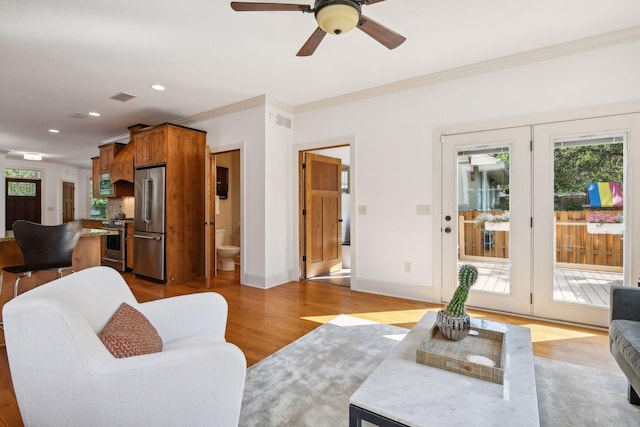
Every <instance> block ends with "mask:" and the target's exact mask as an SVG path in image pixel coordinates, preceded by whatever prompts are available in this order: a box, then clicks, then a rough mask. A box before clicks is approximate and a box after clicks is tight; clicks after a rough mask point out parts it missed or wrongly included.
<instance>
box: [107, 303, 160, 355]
mask: <svg viewBox="0 0 640 427" xmlns="http://www.w3.org/2000/svg"><path fill="white" fill-rule="evenodd" d="M99 337H100V340H101V341H102V343H103V344H104V345H105V347H107V349H108V350H109V351H110V352H111V354H113V356H114V357H118V358H120V357H130V356H139V355H141V354H149V353H157V352H159V351H162V338H160V335H159V334H158V331H157V330H156V328H154V327H153V325H152V324H151V323H150V322H149V320H148V319H147V318H146V317H144V315H143V314H142V313H140V312H139V311H138V310H136V309H135V308H133V307H131V306H130V305H129V304H127V303H124V302H123V303H122V304H120V307H118V309H117V310H116V312H115V313H114V314H113V316H111V319H110V320H109V321H108V322H107V324H106V325H105V327H104V328H103V329H102V332H100V334H99Z"/></svg>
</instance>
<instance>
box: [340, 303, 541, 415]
mask: <svg viewBox="0 0 640 427" xmlns="http://www.w3.org/2000/svg"><path fill="white" fill-rule="evenodd" d="M435 320H436V313H435V312H427V314H426V315H425V316H424V317H423V318H422V319H421V320H420V321H419V322H418V324H417V325H416V326H415V327H414V328H413V329H412V330H411V331H410V332H409V334H408V335H407V336H406V337H405V338H404V339H403V340H402V341H401V342H400V343H399V344H398V345H397V346H396V347H395V348H394V349H393V350H392V352H391V354H389V356H387V358H386V359H384V361H383V362H382V363H381V364H380V365H379V366H378V367H377V368H376V369H375V370H374V371H373V372H372V373H371V375H370V376H369V377H368V378H367V379H366V381H365V382H364V383H363V384H362V385H361V386H360V388H358V390H356V392H355V393H354V394H353V395H352V396H351V399H350V405H349V425H350V427H359V426H361V425H362V421H363V420H364V421H368V422H371V423H373V424H375V425H378V426H412V427H418V426H448V427H450V426H458V425H460V426H466V427H468V426H474V427H476V426H512V427H517V426H523V427H524V426H539V425H540V421H539V417H538V398H537V395H536V379H535V374H534V370H533V352H532V346H531V331H530V330H529V329H528V328H524V327H521V326H514V325H507V324H503V323H497V322H490V321H486V320H481V319H476V318H472V319H471V327H472V328H474V327H475V328H483V329H493V330H497V331H500V332H506V356H505V363H504V384H495V383H492V382H489V381H484V380H481V379H478V378H472V377H470V376H467V375H462V374H457V373H454V372H449V371H446V370H443V369H439V368H435V367H431V366H427V365H423V364H421V363H417V362H416V349H417V348H418V345H419V344H420V343H421V342H422V340H423V339H424V337H425V336H426V335H427V332H428V331H429V330H430V329H431V327H432V326H433V324H434V323H435Z"/></svg>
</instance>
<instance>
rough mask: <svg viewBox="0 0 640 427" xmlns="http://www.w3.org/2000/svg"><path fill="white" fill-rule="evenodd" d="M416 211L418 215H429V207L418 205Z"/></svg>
mask: <svg viewBox="0 0 640 427" xmlns="http://www.w3.org/2000/svg"><path fill="white" fill-rule="evenodd" d="M416 210H417V214H418V215H431V205H418V206H417V209H416Z"/></svg>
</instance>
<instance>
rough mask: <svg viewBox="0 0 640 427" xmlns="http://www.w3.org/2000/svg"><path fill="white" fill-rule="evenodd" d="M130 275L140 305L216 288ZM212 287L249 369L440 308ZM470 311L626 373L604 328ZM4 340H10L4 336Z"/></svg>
mask: <svg viewBox="0 0 640 427" xmlns="http://www.w3.org/2000/svg"><path fill="white" fill-rule="evenodd" d="M125 279H126V280H127V282H128V283H129V285H130V287H131V289H132V290H133V293H134V294H135V295H136V297H137V298H138V300H139V301H140V302H144V301H151V300H155V299H160V298H166V297H171V296H175V295H182V294H190V293H197V292H207V291H209V290H208V289H205V284H206V282H205V280H194V281H191V282H187V283H184V284H177V285H175V284H174V285H168V286H165V285H159V284H153V283H150V282H147V281H144V280H140V279H137V278H135V277H133V276H132V275H131V274H125ZM210 290H211V291H215V292H219V293H220V294H222V295H223V296H224V297H225V298H226V300H227V302H228V304H229V317H228V324H227V341H229V342H232V343H234V344H236V345H237V346H238V347H240V348H241V349H242V351H243V352H244V354H245V356H246V358H247V364H248V365H249V366H251V365H253V364H255V363H257V362H259V361H260V360H262V359H264V358H265V357H267V356H269V355H270V354H272V353H274V352H276V351H277V350H279V349H280V348H282V347H284V346H286V345H287V344H289V343H291V342H293V341H295V340H296V339H298V338H300V337H301V336H303V335H305V334H306V333H308V332H310V331H311V330H313V329H315V328H316V327H318V326H320V325H321V324H323V323H325V322H327V321H329V320H331V319H332V318H333V317H335V316H337V315H339V314H349V315H352V316H357V317H362V318H366V319H370V320H374V321H378V322H383V323H389V324H393V325H397V326H401V327H405V328H411V327H412V326H413V325H414V324H415V323H416V322H417V321H418V320H419V319H420V318H421V317H422V316H423V315H424V313H425V312H426V311H427V310H438V309H439V308H440V306H439V305H434V304H427V303H422V302H418V301H412V300H405V299H399V298H391V297H385V296H380V295H373V294H366V293H361V292H353V291H351V290H350V289H349V288H348V287H345V286H336V285H332V284H328V283H322V282H320V281H313V282H311V281H300V282H291V283H288V284H285V285H281V286H277V287H274V288H271V289H268V290H263V289H257V288H252V287H249V286H242V285H240V284H239V283H238V273H237V272H235V273H234V272H222V273H221V274H220V275H219V276H218V277H217V278H216V279H215V280H213V281H212V283H211V287H210ZM469 313H470V314H471V315H472V316H474V317H483V318H486V319H490V320H495V321H500V322H505V323H511V324H516V325H522V326H526V327H529V328H531V334H532V341H533V350H534V354H535V355H536V356H541V357H547V358H551V359H556V360H562V361H566V362H570V363H574V364H578V365H584V366H590V367H594V368H598V369H604V370H609V371H613V372H620V371H619V369H618V367H617V365H616V364H615V362H614V360H613V358H612V357H611V355H610V354H609V348H608V336H607V333H606V332H604V331H598V330H592V329H587V328H581V327H575V326H567V325H561V324H555V323H551V322H544V321H539V320H531V319H525V318H520V317H515V316H509V315H502V314H495V313H486V312H481V311H471V310H470V311H469ZM0 339H1V340H2V342H4V337H3V336H1V337H0ZM21 425H22V420H21V418H20V413H19V411H18V406H17V403H16V400H15V395H14V393H13V387H12V385H11V377H10V374H9V366H8V362H7V354H6V350H5V348H4V346H0V426H10V427H13V426H21Z"/></svg>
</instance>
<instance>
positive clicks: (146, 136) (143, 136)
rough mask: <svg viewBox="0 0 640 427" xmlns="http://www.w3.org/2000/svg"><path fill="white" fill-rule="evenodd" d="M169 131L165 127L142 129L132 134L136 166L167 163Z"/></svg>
mask: <svg viewBox="0 0 640 427" xmlns="http://www.w3.org/2000/svg"><path fill="white" fill-rule="evenodd" d="M168 135H169V132H168V131H167V129H166V128H165V127H160V128H152V129H151V130H144V131H142V132H138V133H136V134H135V135H134V142H135V149H136V156H135V164H136V167H144V166H155V165H162V164H165V163H167V144H168Z"/></svg>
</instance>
